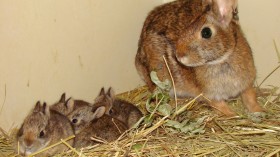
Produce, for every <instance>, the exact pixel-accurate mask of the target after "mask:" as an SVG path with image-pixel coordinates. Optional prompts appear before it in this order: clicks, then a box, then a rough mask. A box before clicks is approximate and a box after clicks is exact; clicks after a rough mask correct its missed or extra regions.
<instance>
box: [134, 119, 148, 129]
mask: <svg viewBox="0 0 280 157" xmlns="http://www.w3.org/2000/svg"><path fill="white" fill-rule="evenodd" d="M144 119H145V117H141V118H140V119H139V120H138V121H137V122H136V123H135V124H134V125H133V126H132V127H131V128H133V129H135V128H138V126H139V125H140V124H141V123H142V122H143V121H144Z"/></svg>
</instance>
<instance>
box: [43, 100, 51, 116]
mask: <svg viewBox="0 0 280 157" xmlns="http://www.w3.org/2000/svg"><path fill="white" fill-rule="evenodd" d="M41 109H42V110H41V112H42V113H44V114H45V115H46V116H48V117H49V116H50V108H49V106H48V105H47V103H45V102H44V104H43V106H42V108H41Z"/></svg>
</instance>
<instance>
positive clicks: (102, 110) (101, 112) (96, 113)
mask: <svg viewBox="0 0 280 157" xmlns="http://www.w3.org/2000/svg"><path fill="white" fill-rule="evenodd" d="M105 111H106V108H105V106H100V107H98V108H97V109H96V110H95V111H94V113H93V115H92V119H96V118H100V117H102V116H103V115H104V114H105Z"/></svg>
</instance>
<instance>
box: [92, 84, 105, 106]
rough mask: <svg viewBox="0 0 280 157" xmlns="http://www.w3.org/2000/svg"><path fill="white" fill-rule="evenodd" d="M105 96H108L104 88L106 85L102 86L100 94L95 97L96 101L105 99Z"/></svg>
mask: <svg viewBox="0 0 280 157" xmlns="http://www.w3.org/2000/svg"><path fill="white" fill-rule="evenodd" d="M105 96H106V94H105V89H104V87H102V88H101V90H100V92H99V95H98V96H97V97H96V98H95V99H94V103H97V102H102V101H104V99H105Z"/></svg>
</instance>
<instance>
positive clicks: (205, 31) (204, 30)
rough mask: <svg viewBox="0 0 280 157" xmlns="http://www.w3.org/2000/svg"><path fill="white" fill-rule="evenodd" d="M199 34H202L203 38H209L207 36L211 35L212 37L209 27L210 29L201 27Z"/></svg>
mask: <svg viewBox="0 0 280 157" xmlns="http://www.w3.org/2000/svg"><path fill="white" fill-rule="evenodd" d="M201 36H202V38H204V39H209V38H211V37H212V31H211V29H210V28H209V27H205V28H203V29H202V31H201Z"/></svg>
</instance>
